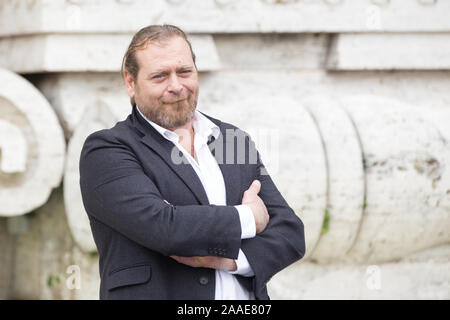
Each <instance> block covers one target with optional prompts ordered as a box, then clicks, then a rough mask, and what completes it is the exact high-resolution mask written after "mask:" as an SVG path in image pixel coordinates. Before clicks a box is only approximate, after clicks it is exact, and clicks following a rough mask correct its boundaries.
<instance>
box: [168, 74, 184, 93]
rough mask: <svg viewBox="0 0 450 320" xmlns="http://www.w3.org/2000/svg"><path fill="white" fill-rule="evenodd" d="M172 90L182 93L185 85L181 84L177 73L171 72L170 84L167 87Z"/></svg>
mask: <svg viewBox="0 0 450 320" xmlns="http://www.w3.org/2000/svg"><path fill="white" fill-rule="evenodd" d="M167 89H168V90H169V91H170V92H173V93H176V94H179V93H181V90H182V89H183V86H182V85H181V83H180V81H179V79H178V77H177V75H176V74H171V75H170V77H169V86H168V88H167Z"/></svg>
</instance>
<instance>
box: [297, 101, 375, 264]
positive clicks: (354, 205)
mask: <svg viewBox="0 0 450 320" xmlns="http://www.w3.org/2000/svg"><path fill="white" fill-rule="evenodd" d="M302 103H303V104H304V105H305V106H307V107H308V110H309V111H310V112H311V114H312V116H313V118H314V121H315V123H316V125H317V127H318V129H319V130H320V134H321V138H322V144H323V148H324V153H325V156H326V159H327V166H326V169H327V205H326V208H325V209H326V210H327V215H328V217H327V218H325V219H327V220H325V219H324V222H323V227H322V235H321V237H320V239H319V240H318V242H317V243H316V244H315V247H314V248H311V251H312V256H311V257H312V259H314V260H316V261H320V262H330V261H335V260H339V259H341V258H342V257H343V256H345V255H346V253H347V251H348V250H349V249H350V248H351V247H352V246H353V244H354V241H355V239H356V237H357V235H358V231H359V226H360V223H361V220H362V214H363V207H364V194H365V189H366V186H365V176H364V168H363V158H362V150H361V145H360V142H359V137H358V133H357V132H356V130H355V127H354V124H353V122H352V120H351V118H349V116H348V114H347V113H346V112H345V110H344V109H343V108H342V107H341V105H340V103H339V100H338V99H337V98H336V97H333V98H331V97H324V96H311V97H306V98H305V99H304V100H303V101H302Z"/></svg>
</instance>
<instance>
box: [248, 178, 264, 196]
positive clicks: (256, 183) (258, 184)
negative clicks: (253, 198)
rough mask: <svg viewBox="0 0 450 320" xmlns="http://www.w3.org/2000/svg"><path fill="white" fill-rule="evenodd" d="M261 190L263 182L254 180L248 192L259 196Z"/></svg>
mask: <svg viewBox="0 0 450 320" xmlns="http://www.w3.org/2000/svg"><path fill="white" fill-rule="evenodd" d="M259 190H261V182H259V180H253V182H252V184H251V185H250V187H249V188H248V190H247V191H248V192H251V193H254V194H258V193H259Z"/></svg>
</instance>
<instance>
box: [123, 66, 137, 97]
mask: <svg viewBox="0 0 450 320" xmlns="http://www.w3.org/2000/svg"><path fill="white" fill-rule="evenodd" d="M124 78H125V87H126V89H127V92H128V96H129V97H130V98H134V94H135V91H134V78H133V76H132V75H131V74H130V73H129V72H128V70H125V71H124Z"/></svg>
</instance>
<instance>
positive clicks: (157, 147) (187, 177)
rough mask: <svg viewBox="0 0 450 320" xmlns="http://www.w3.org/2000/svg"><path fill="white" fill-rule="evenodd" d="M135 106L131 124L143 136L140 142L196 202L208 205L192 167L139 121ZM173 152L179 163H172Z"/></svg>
mask: <svg viewBox="0 0 450 320" xmlns="http://www.w3.org/2000/svg"><path fill="white" fill-rule="evenodd" d="M135 108H136V106H134V107H133V116H132V118H133V122H134V126H135V127H136V128H137V129H139V130H140V131H141V132H142V133H143V134H144V135H143V136H142V138H141V141H142V142H143V143H144V144H145V145H146V146H148V147H149V148H151V149H152V150H153V151H154V152H156V153H157V154H158V155H159V156H160V157H161V159H163V160H164V161H165V162H166V163H167V165H168V166H169V167H170V168H171V169H172V170H173V171H174V172H175V173H176V174H177V175H178V177H180V179H181V180H182V181H183V182H184V183H185V184H186V185H187V186H188V188H189V189H190V190H191V191H192V193H193V194H194V195H195V197H196V198H197V200H198V201H199V202H200V204H202V205H208V204H209V201H208V196H207V195H206V192H205V189H204V188H203V185H202V183H201V181H200V179H199V178H198V176H197V174H196V173H195V171H194V169H193V168H192V166H191V165H190V164H189V162H188V161H187V159H186V158H185V157H184V155H183V153H182V152H181V151H180V150H179V149H178V148H177V147H176V146H175V145H174V144H173V143H171V142H170V141H168V140H166V139H164V137H162V136H161V135H160V134H159V132H157V131H156V130H155V129H154V128H153V127H152V126H151V125H150V124H149V123H147V122H146V121H145V119H141V116H140V115H139V114H138V113H137V111H136V109H135ZM173 152H178V157H180V158H178V159H181V160H182V161H181V163H180V164H178V163H175V162H174V161H172V154H173Z"/></svg>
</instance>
